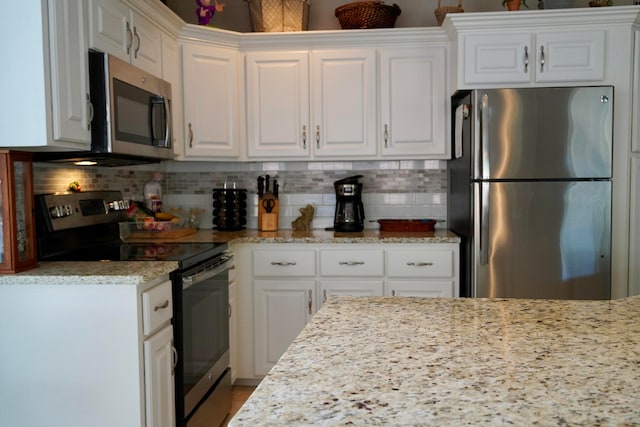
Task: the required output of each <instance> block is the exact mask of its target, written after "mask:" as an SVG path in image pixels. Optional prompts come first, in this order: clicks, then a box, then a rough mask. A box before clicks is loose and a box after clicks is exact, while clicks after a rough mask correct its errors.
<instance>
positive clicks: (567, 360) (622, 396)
mask: <svg viewBox="0 0 640 427" xmlns="http://www.w3.org/2000/svg"><path fill="white" fill-rule="evenodd" d="M639 319H640V297H631V298H628V299H625V300H617V301H550V300H517V299H511V300H509V299H506V300H501V299H494V300H488V299H420V298H384V297H366V298H357V297H333V298H332V299H330V300H329V301H328V303H326V304H325V305H324V306H323V308H322V309H321V310H319V311H318V312H317V313H316V314H315V315H314V317H313V318H312V320H311V322H310V323H309V324H308V325H307V326H306V327H305V329H304V330H303V331H302V332H301V333H300V335H299V336H298V337H297V339H296V340H295V342H294V343H293V344H292V346H291V347H290V348H289V349H288V350H287V352H286V353H285V354H284V355H283V356H282V358H281V359H280V360H279V361H278V363H277V364H276V365H275V367H274V368H273V369H272V370H271V372H270V373H269V374H268V375H267V376H266V377H265V379H264V380H263V381H262V382H261V384H260V385H259V386H258V388H257V389H256V391H255V392H254V393H253V394H252V396H251V397H250V399H249V400H248V401H247V402H246V403H245V405H244V406H243V407H242V408H241V409H240V411H239V412H238V413H237V414H236V415H235V417H234V418H233V419H232V421H231V423H230V424H229V425H230V426H234V427H239V426H259V425H295V426H302V425H345V424H355V425H434V426H435V425H437V426H441V425H462V424H468V425H480V424H484V425H506V424H510V425H532V424H537V425H573V426H576V425H585V426H593V425H601V426H602V425H616V426H623V425H624V426H637V425H640V321H639Z"/></svg>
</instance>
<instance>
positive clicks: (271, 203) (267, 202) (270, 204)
mask: <svg viewBox="0 0 640 427" xmlns="http://www.w3.org/2000/svg"><path fill="white" fill-rule="evenodd" d="M262 206H263V207H264V210H265V211H266V212H267V213H271V212H272V211H273V208H274V207H275V206H276V201H275V199H271V198H266V199H263V200H262Z"/></svg>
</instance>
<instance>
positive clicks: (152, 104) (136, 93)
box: [89, 52, 174, 160]
mask: <svg viewBox="0 0 640 427" xmlns="http://www.w3.org/2000/svg"><path fill="white" fill-rule="evenodd" d="M89 82H90V83H89V85H90V93H91V95H90V98H91V105H92V107H93V118H92V121H91V151H92V152H93V153H104V154H109V155H114V157H115V156H123V157H127V156H131V157H132V158H136V157H139V158H147V159H150V160H169V159H173V158H174V156H173V148H172V143H171V141H172V136H173V131H172V118H171V84H170V83H169V82H166V81H164V80H162V79H160V78H158V77H156V76H154V75H152V74H150V73H148V72H146V71H144V70H141V69H140V68H137V67H135V66H133V65H131V64H129V63H128V62H125V61H122V60H120V59H118V58H116V57H114V56H112V55H109V54H105V53H101V52H89Z"/></svg>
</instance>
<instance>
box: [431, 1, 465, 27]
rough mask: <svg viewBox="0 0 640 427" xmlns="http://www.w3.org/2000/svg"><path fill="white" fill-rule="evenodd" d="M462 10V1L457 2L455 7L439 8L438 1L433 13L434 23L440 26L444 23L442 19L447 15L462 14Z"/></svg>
mask: <svg viewBox="0 0 640 427" xmlns="http://www.w3.org/2000/svg"><path fill="white" fill-rule="evenodd" d="M462 12H464V9H463V8H462V0H458V5H457V6H440V0H438V7H437V8H436V10H434V11H433V13H435V15H436V21H438V25H442V22H443V21H444V17H445V16H447V13H462Z"/></svg>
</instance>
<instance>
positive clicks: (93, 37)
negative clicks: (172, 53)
mask: <svg viewBox="0 0 640 427" xmlns="http://www.w3.org/2000/svg"><path fill="white" fill-rule="evenodd" d="M89 14H90V30H89V36H90V37H89V47H91V48H95V49H98V50H101V51H103V52H107V53H110V54H111V55H114V56H117V57H118V58H120V59H122V60H123V61H127V62H130V63H132V64H134V65H136V66H138V67H140V68H142V69H143V70H145V71H147V72H149V73H151V74H154V75H156V76H160V75H161V73H162V63H161V60H162V53H161V52H162V42H161V37H162V36H161V33H162V32H161V31H160V29H158V28H157V27H156V26H155V25H154V24H152V23H151V22H150V21H148V20H147V19H146V18H144V17H142V16H141V15H139V14H138V13H136V12H134V11H132V10H131V9H129V7H128V6H127V5H126V4H124V3H122V2H121V1H114V0H91V2H90V8H89Z"/></svg>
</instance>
